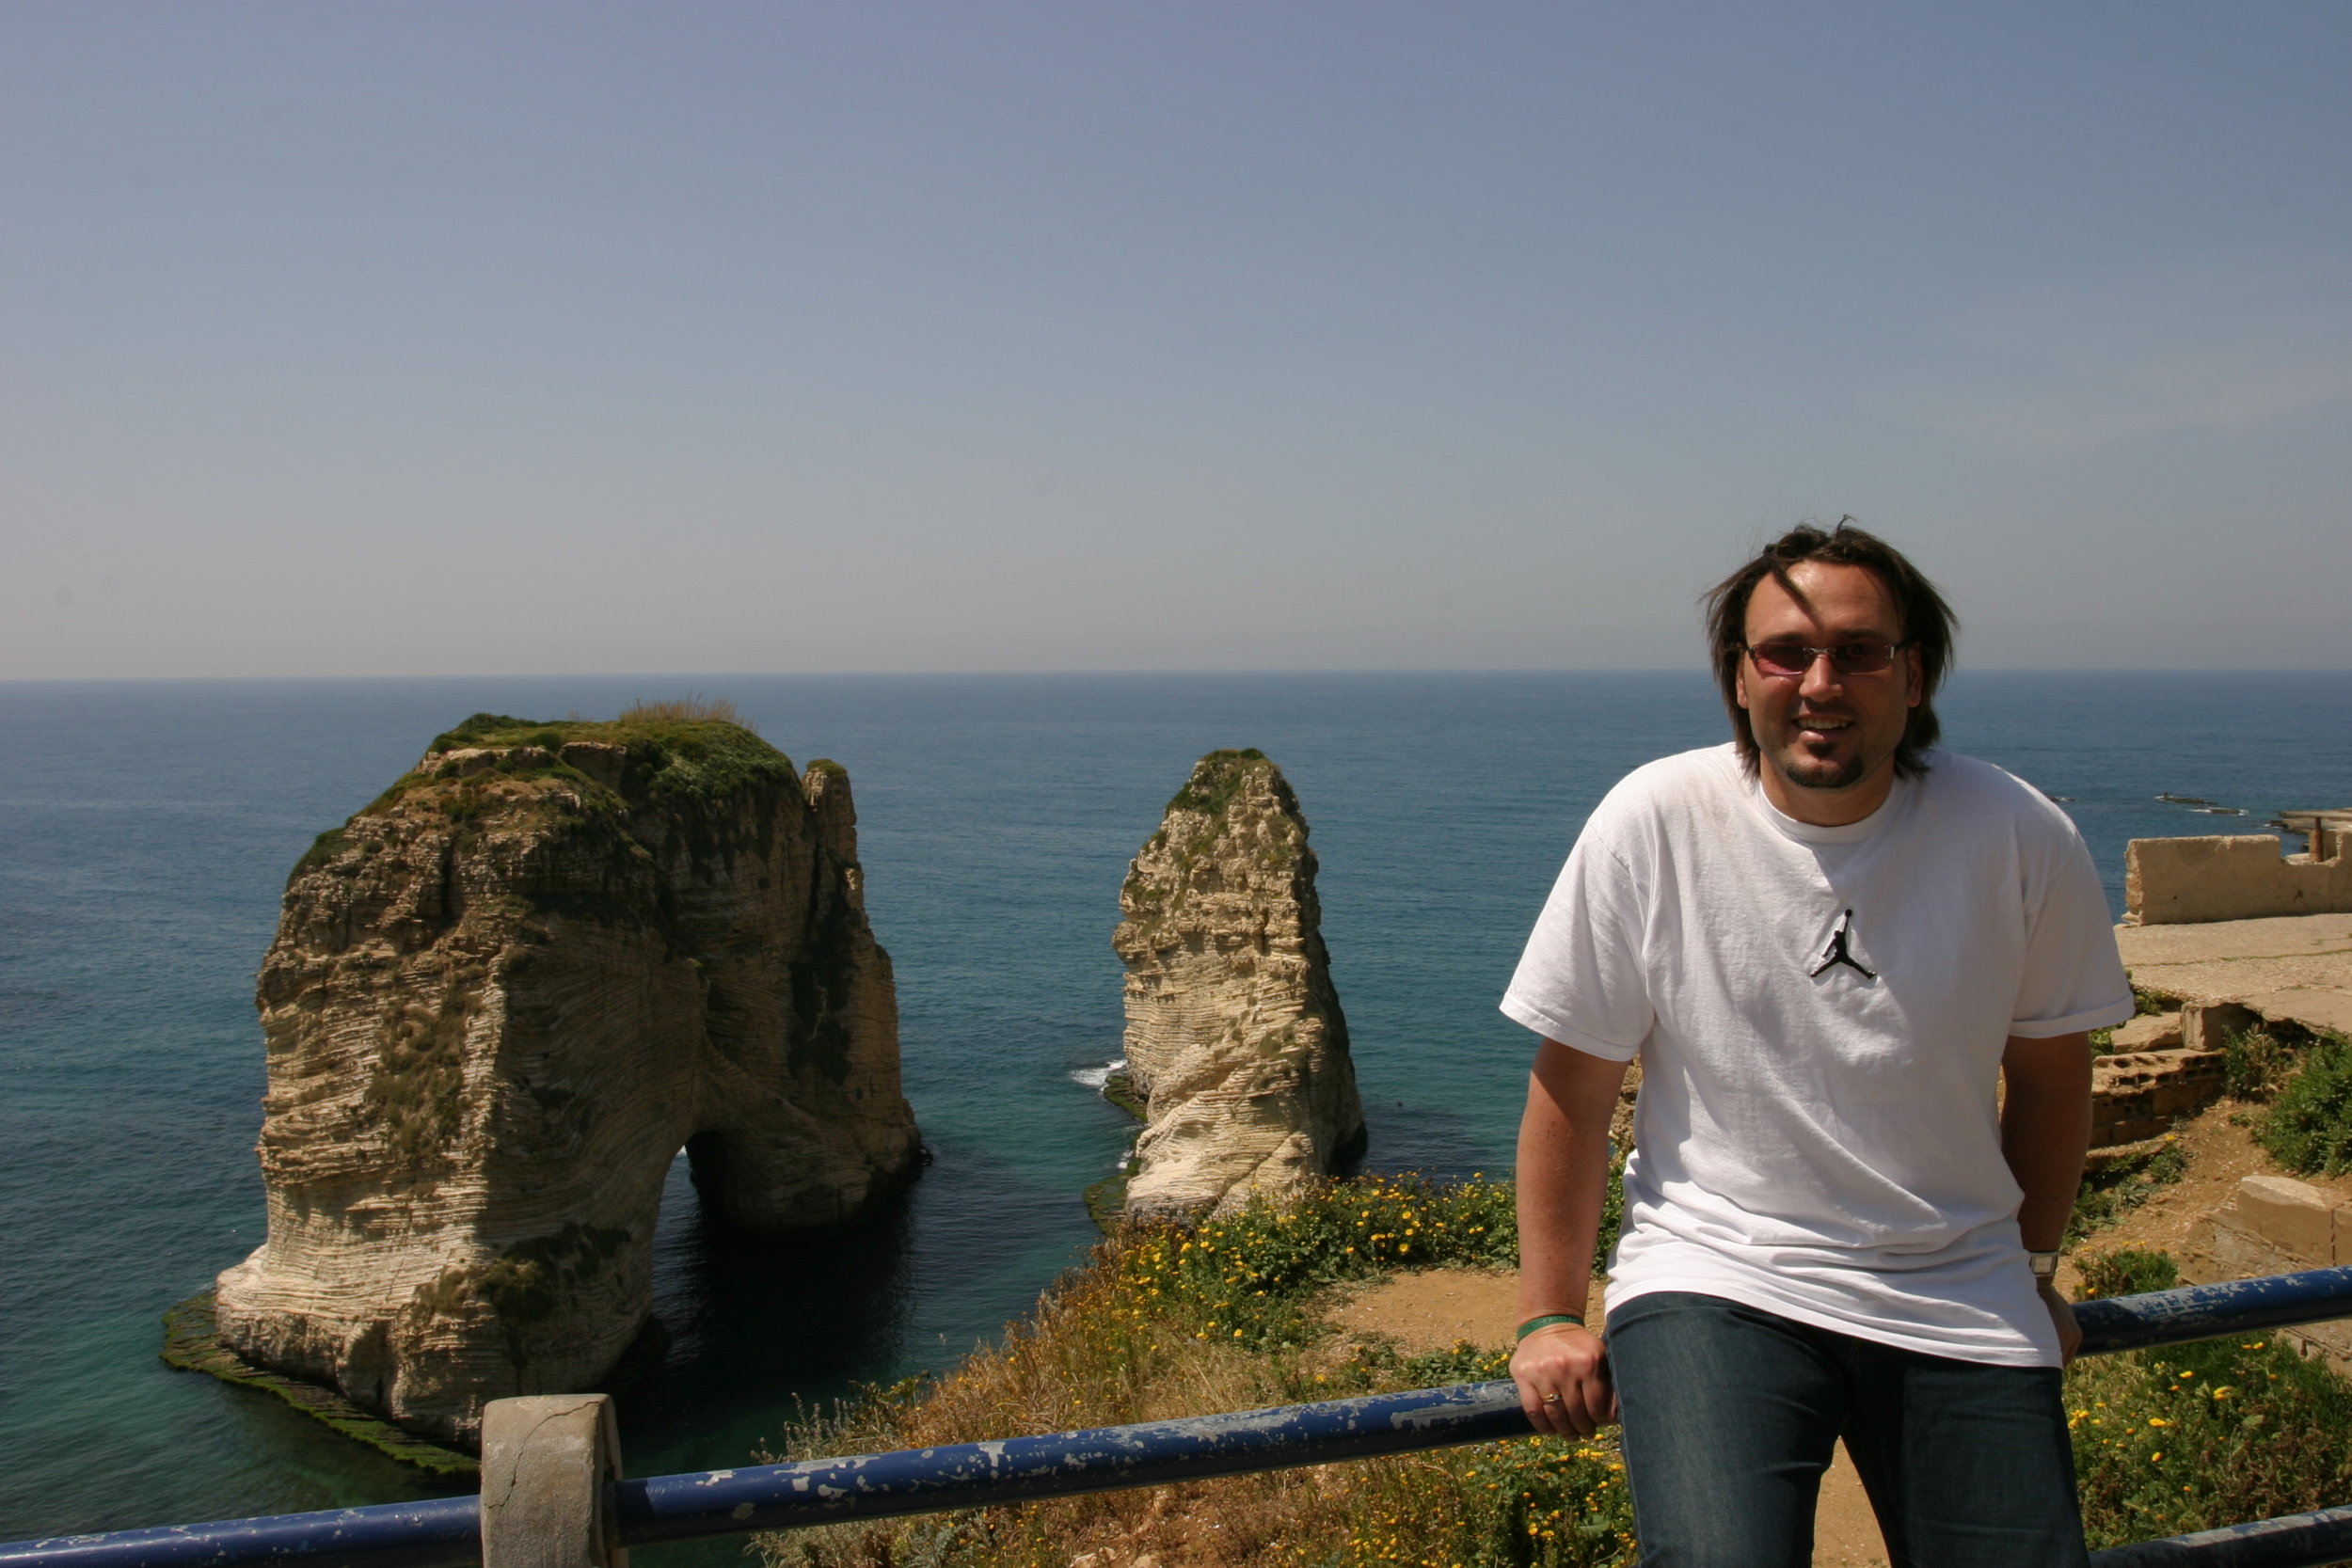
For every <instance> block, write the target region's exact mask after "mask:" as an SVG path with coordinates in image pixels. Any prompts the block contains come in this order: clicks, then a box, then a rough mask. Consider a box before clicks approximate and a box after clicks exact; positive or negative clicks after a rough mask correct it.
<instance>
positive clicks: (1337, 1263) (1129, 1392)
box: [757, 1148, 2352, 1568]
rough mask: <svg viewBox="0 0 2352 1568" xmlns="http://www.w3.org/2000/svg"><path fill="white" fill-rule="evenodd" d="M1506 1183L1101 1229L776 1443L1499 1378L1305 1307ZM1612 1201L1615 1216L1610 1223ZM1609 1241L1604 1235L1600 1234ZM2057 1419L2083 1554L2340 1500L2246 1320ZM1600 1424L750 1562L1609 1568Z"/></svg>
mask: <svg viewBox="0 0 2352 1568" xmlns="http://www.w3.org/2000/svg"><path fill="white" fill-rule="evenodd" d="M2182 1163H2183V1162H2182V1158H2181V1156H2180V1154H2179V1152H2178V1150H2177V1149H2176V1148H2168V1149H2163V1150H2158V1151H2156V1152H2155V1153H2153V1154H2152V1155H2150V1156H2147V1157H2146V1159H2145V1161H2144V1162H2143V1163H2141V1164H2135V1165H2127V1166H2125V1167H2124V1168H2123V1169H2122V1171H2121V1172H2114V1173H2108V1174H2110V1175H2113V1176H2114V1177H2115V1178H2116V1180H2114V1181H2113V1182H2111V1183H2110V1184H2108V1185H2106V1186H2105V1187H2102V1188H2100V1189H2097V1190H2096V1192H2094V1193H2093V1194H2092V1195H2091V1196H2090V1209H2089V1211H2088V1212H2089V1213H2090V1216H2091V1217H2092V1218H2094V1219H2095V1218H2097V1216H2099V1215H2102V1214H2106V1213H2108V1212H2120V1207H2128V1206H2129V1204H2130V1203H2132V1202H2136V1201H2137V1200H2138V1199H2137V1197H2135V1196H2132V1191H2133V1188H2134V1187H2135V1186H2141V1187H2146V1188H2148V1189H2149V1190H2150V1191H2153V1186H2154V1185H2155V1184H2156V1183H2158V1182H2160V1181H2161V1180H2170V1179H2173V1178H2176V1177H2177V1175H2178V1174H2179V1172H2178V1168H2177V1167H2178V1166H2179V1164H2182ZM1511 1199H1512V1194H1511V1189H1510V1187H1509V1186H1508V1184H1507V1183H1499V1182H1488V1181H1485V1180H1471V1181H1469V1182H1465V1183H1462V1184H1460V1185H1459V1186H1454V1187H1444V1186H1438V1185H1435V1184H1432V1183H1429V1182H1425V1181H1420V1180H1411V1179H1395V1178H1378V1177H1371V1178H1363V1179H1359V1180H1353V1181H1343V1182H1335V1183H1331V1184H1328V1185H1326V1186H1323V1187H1319V1188H1316V1189H1313V1190H1311V1191H1310V1192H1309V1193H1307V1194H1306V1195H1304V1196H1302V1197H1301V1198H1300V1199H1299V1200H1298V1201H1296V1202H1295V1204H1293V1205H1292V1206H1290V1207H1288V1208H1276V1207H1273V1206H1271V1205H1266V1204H1258V1205H1254V1206H1253V1207H1251V1208H1250V1209H1248V1210H1246V1211H1245V1212H1242V1213H1239V1214H1236V1215H1233V1216H1231V1217H1230V1218H1225V1219H1216V1220H1210V1221H1205V1222H1202V1223H1201V1224H1199V1225H1197V1226H1193V1227H1151V1228H1141V1229H1130V1230H1127V1231H1124V1232H1122V1233H1121V1234H1120V1235H1117V1236H1114V1237H1112V1238H1110V1239H1108V1240H1106V1241H1105V1242H1104V1243H1103V1244H1102V1246H1101V1247H1099V1248H1098V1249H1097V1251H1096V1253H1095V1255H1094V1257H1093V1259H1091V1261H1090V1262H1089V1264H1088V1266H1087V1267H1085V1268H1083V1269H1081V1270H1078V1271H1076V1272H1074V1273H1073V1274H1072V1275H1068V1276H1066V1277H1065V1278H1064V1279H1063V1280H1062V1281H1061V1282H1060V1283H1059V1284H1058V1285H1057V1286H1056V1287H1055V1289H1054V1290H1053V1291H1049V1292H1048V1293H1047V1295H1046V1297H1045V1298H1044V1299H1043V1300H1042V1301H1041V1303H1040V1305H1039V1307H1038V1309H1037V1311H1036V1312H1035V1313H1034V1314H1032V1316H1031V1317H1029V1318H1028V1319H1026V1320H1025V1321H1024V1322H1023V1323H1017V1324H1014V1325H1013V1326H1012V1327H1011V1328H1010V1329H1009V1331H1008V1333H1007V1335H1006V1338H1005V1340H1004V1342H1003V1343H1002V1344H1001V1345H998V1346H994V1347H992V1348H987V1349H983V1350H981V1351H979V1352H977V1353H976V1354H974V1355H973V1356H971V1357H970V1358H969V1359H967V1360H966V1361H965V1362H964V1363H963V1364H962V1365H961V1366H960V1367H958V1368H957V1369H956V1370H954V1371H952V1372H950V1373H948V1374H946V1376H945V1377H943V1378H940V1379H937V1380H926V1379H913V1380H910V1381H908V1382H906V1383H902V1384H899V1385H898V1386H894V1387H891V1388H885V1389H871V1390H867V1391H866V1393H865V1394H864V1396H863V1397H862V1398H860V1399H858V1400H855V1401H852V1402H847V1403H845V1404H843V1405H841V1406H839V1407H837V1408H836V1409H835V1410H834V1412H833V1413H832V1414H830V1415H826V1416H812V1417H810V1418H806V1419H803V1421H801V1422H800V1423H798V1424H797V1425H795V1426H794V1427H793V1428H792V1429H791V1430H790V1431H789V1432H787V1433H786V1435H785V1441H784V1444H783V1451H781V1452H779V1453H773V1454H764V1455H762V1456H761V1457H762V1458H763V1459H765V1460H768V1461H771V1462H773V1461H776V1460H781V1459H786V1458H817V1457H820V1456H824V1455H830V1454H845V1453H857V1452H870V1451H876V1450H880V1449H898V1448H917V1447H930V1446H935V1445H942V1444H948V1443H958V1442H973V1441H979V1440H984V1439H987V1438H992V1437H1005V1436H1012V1435H1018V1434H1022V1433H1045V1432H1055V1431H1067V1430H1070V1429H1073V1428H1083V1427H1093V1426H1105V1425H1120V1424H1125V1423H1129V1422H1136V1421H1147V1420H1157V1419H1164V1418H1171V1417H1176V1416H1183V1415H1200V1414H1206V1413H1209V1412H1213V1411H1219V1410H1242V1409H1249V1408H1253V1407H1256V1406H1261V1405H1265V1404H1273V1403H1289V1402H1298V1401H1305V1400H1314V1399H1329V1398H1339V1397H1345V1396H1349V1395H1355V1394H1363V1393H1374V1392H1382V1391H1388V1390H1392V1389H1401V1388H1410V1387H1422V1386H1431V1385H1434V1384H1440V1383H1452V1382H1462V1381H1472V1380H1478V1379H1484V1378H1494V1377H1502V1376H1504V1375H1506V1369H1507V1365H1508V1357H1507V1355H1506V1354H1502V1353H1500V1352H1486V1351H1480V1350H1477V1349H1473V1348H1472V1347H1470V1346H1469V1345H1457V1346H1455V1347H1454V1350H1452V1351H1449V1352H1443V1353H1439V1354H1434V1355H1424V1356H1418V1357H1406V1356H1404V1355H1401V1354H1398V1353H1396V1352H1395V1351H1393V1350H1391V1349H1388V1348H1385V1347H1383V1346H1379V1345H1372V1346H1364V1347H1358V1348H1355V1349H1353V1350H1347V1351H1343V1350H1342V1349H1340V1348H1339V1347H1338V1346H1337V1345H1336V1344H1335V1342H1334V1340H1333V1338H1332V1337H1331V1336H1330V1335H1329V1334H1328V1333H1327V1331H1325V1330H1324V1329H1323V1328H1322V1327H1321V1326H1320V1323H1319V1318H1318V1314H1319V1307H1320V1303H1321V1301H1322V1300H1323V1299H1325V1293H1326V1292H1327V1291H1330V1290H1331V1289H1332V1288H1333V1287H1335V1286H1340V1285H1344V1284H1347V1283H1350V1282H1355V1281H1363V1280H1370V1279H1375V1278H1377V1277H1380V1276H1382V1275H1386V1274H1388V1273H1390V1272H1392V1271H1394V1270H1397V1269H1400V1268H1410V1267H1418V1266H1423V1265H1436V1264H1450V1265H1456V1266H1471V1267H1492V1268H1506V1267H1510V1266H1513V1265H1515V1263H1516V1260H1517V1253H1518V1233H1517V1227H1516V1223H1515V1221H1514V1219H1513V1217H1512V1203H1511ZM1615 1212H1616V1211H1615V1210H1614V1209H1613V1210H1612V1223H1611V1226H1610V1227H1609V1228H1610V1229H1611V1230H1612V1231H1613V1228H1614V1214H1615ZM1612 1239H1613V1238H1612V1237H1611V1236H1604V1238H1603V1243H1602V1251H1603V1252H1604V1253H1605V1251H1606V1247H1607V1244H1608V1243H1609V1241H1610V1240H1612ZM2077 1261H2078V1264H2079V1266H2080V1268H2081V1270H2082V1273H2083V1276H2084V1280H2085V1284H2084V1287H2083V1289H2082V1291H2080V1292H2079V1294H2082V1295H2120V1294H2131V1293H2137V1292H2138V1291H2149V1290H2161V1289H2165V1288H2167V1287H2169V1286H2170V1285H2171V1284H2173V1283H2174V1282H2175V1278H2176V1274H2175V1270H2174V1267H2173V1264H2172V1260H2171V1259H2170V1258H2169V1256H2168V1255H2166V1254H2163V1253H2158V1252H2145V1251H2134V1250H2119V1251H2114V1252H2108V1253H2089V1254H2084V1255H2082V1256H2080V1257H2079V1258H2078V1259H2077ZM2066 1399H2067V1412H2068V1417H2069V1422H2070V1430H2071V1432H2072V1434H2073V1439H2074V1453H2075V1462H2076V1467H2077V1473H2078V1477H2079V1479H2080V1484H2081V1488H2082V1495H2083V1499H2084V1523H2085V1528H2086V1531H2087V1532H2088V1534H2089V1536H2090V1541H2091V1544H2092V1545H2093V1546H2094V1547H2102V1546H2106V1545H2112V1544H2122V1543H2126V1542H2133V1541H2141V1540H2147V1539H2151V1538H2153V1537H2158V1536H2164V1535H2172V1534H2179V1533H2183V1532H2185V1531H2188V1530H2193V1529H2200V1528H2209V1527H2212V1526H2218V1525H2225V1524H2234V1523H2240V1522H2243V1521H2246V1520H2249V1519H2256V1518H2266V1517H2271V1516H2275V1515H2277V1514H2280V1513H2293V1512H2296V1511H2299V1510H2303V1509H2308V1508H2312V1507H2317V1506H2322V1505H2324V1504H2328V1503H2332V1502H2336V1501H2341V1500H2342V1498H2343V1497H2345V1496H2352V1441H2347V1439H2352V1386H2347V1385H2346V1384H2345V1383H2344V1380H2343V1379H2341V1378H2339V1377H2337V1376H2336V1375H2335V1374H2334V1373H2333V1372H2331V1371H2329V1370H2328V1369H2327V1368H2326V1367H2324V1366H2322V1365H2319V1364H2317V1363H2313V1362H2307V1361H2305V1360H2303V1359H2302V1358H2301V1357H2300V1356H2298V1355H2297V1354H2295V1352H2294V1351H2293V1349H2292V1348H2290V1347H2289V1346H2287V1345H2285V1344H2283V1343H2281V1342H2280V1341H2278V1340H2277V1339H2275V1338H2271V1337H2268V1336H2247V1337H2244V1338H2233V1339H2224V1340H2216V1341H2210V1342H2207V1343H2205V1344H2200V1345H2190V1346H2182V1347H2176V1348H2173V1349H2169V1350H2166V1351H2162V1352H2137V1353H2128V1354H2121V1355H2111V1356H2097V1357H2090V1358H2088V1359H2086V1360H2084V1361H2081V1362H2078V1363H2077V1364H2076V1365H2075V1366H2074V1368H2072V1369H2070V1370H2069V1371H2068V1373H2067V1379H2066ZM1620 1463H1621V1462H1620V1460H1619V1457H1618V1454H1617V1450H1616V1448H1615V1443H1614V1437H1613V1433H1603V1434H1602V1436H1601V1437H1600V1438H1599V1439H1597V1440H1595V1441H1591V1442H1567V1441H1561V1440H1554V1439H1520V1440H1514V1441H1511V1442H1505V1443H1494V1444H1486V1445H1481V1446H1478V1447H1474V1448H1466V1449H1450V1450H1436V1451H1432V1452H1427V1453H1421V1454H1413V1455H1403V1456H1398V1457H1396V1458H1392V1459H1383V1460H1374V1461H1367V1462H1363V1463H1355V1464H1343V1465H1323V1466H1316V1467H1311V1468H1308V1469H1301V1470H1290V1471H1277V1472H1274V1473H1272V1474H1268V1475H1263V1476H1251V1477H1232V1478H1226V1479H1223V1480H1217V1481H1200V1482H1194V1483H1190V1484H1187V1485H1184V1486H1173V1487H1158V1488H1150V1489H1141V1490H1136V1491H1131V1492H1114V1493H1104V1494H1101V1495H1099V1496H1095V1497H1073V1498H1059V1499H1053V1500H1047V1501H1039V1502H1034V1503H1028V1504H1021V1505H1012V1506H1008V1507H1003V1508H991V1509H969V1510H964V1511H961V1512H958V1513H948V1514H943V1515H936V1516H932V1517H929V1518H925V1519H918V1520H913V1521H897V1522H887V1523H877V1524H872V1525H859V1524H845V1525H837V1526H831V1527H825V1528H818V1529H811V1530H798V1531H791V1532H787V1533H782V1534H771V1535H768V1536H763V1537H761V1538H759V1540H758V1543H757V1545H758V1548H759V1550H760V1552H761V1553H762V1555H763V1557H764V1559H765V1561H766V1568H913V1565H915V1564H922V1565H924V1568H1071V1565H1072V1564H1073V1563H1074V1564H1078V1565H1080V1568H1127V1565H1129V1564H1133V1563H1135V1562H1136V1561H1138V1560H1140V1559H1141V1558H1143V1557H1145V1556H1147V1555H1148V1556H1151V1557H1152V1558H1155V1559H1156V1560H1159V1561H1160V1562H1163V1563H1169V1564H1173V1563H1177V1562H1183V1563H1187V1564H1190V1563H1201V1564H1213V1565H1216V1568H1227V1565H1231V1568H1239V1565H1241V1564H1245V1563H1252V1564H1254V1563H1260V1562H1266V1563H1274V1564H1280V1565H1285V1568H1373V1565H1375V1564H1417V1565H1424V1568H1500V1565H1506V1564H1507V1565H1510V1568H1534V1565H1538V1564H1540V1565H1542V1568H1569V1565H1575V1568H1604V1565H1609V1568H1619V1565H1623V1564H1628V1563H1629V1562H1630V1561H1631V1560H1632V1557H1633V1555H1634V1554H1633V1546H1632V1514H1631V1506H1630V1502H1629V1498H1628V1497H1627V1494H1626V1491H1625V1487H1624V1477H1623V1472H1622V1470H1621V1468H1620V1467H1619V1466H1620Z"/></svg>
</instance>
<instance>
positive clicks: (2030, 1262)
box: [2026, 1253, 2058, 1279]
mask: <svg viewBox="0 0 2352 1568" xmlns="http://www.w3.org/2000/svg"><path fill="white" fill-rule="evenodd" d="M2026 1264H2027V1266H2028V1267H2030V1268H2031V1269H2032V1270H2033V1276H2034V1277H2035V1278H2036V1279H2055V1278H2057V1277H2058V1258H2057V1256H2056V1255H2055V1254H2049V1255H2044V1256H2036V1255H2034V1254H2031V1253H2028V1254H2026Z"/></svg>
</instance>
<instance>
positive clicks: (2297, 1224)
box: [2181, 1176, 2352, 1371]
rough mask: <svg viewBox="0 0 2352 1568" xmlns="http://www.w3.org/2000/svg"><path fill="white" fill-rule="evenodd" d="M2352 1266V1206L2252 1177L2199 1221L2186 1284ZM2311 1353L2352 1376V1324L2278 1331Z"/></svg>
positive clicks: (2277, 1179) (2184, 1263) (2184, 1266)
mask: <svg viewBox="0 0 2352 1568" xmlns="http://www.w3.org/2000/svg"><path fill="white" fill-rule="evenodd" d="M2346 1262H2352V1204H2340V1203H2338V1202H2337V1201H2336V1200H2335V1199H2334V1198H2333V1197H2331V1196H2328V1194H2326V1193H2323V1192H2321V1191H2320V1190H2319V1189H2318V1188H2316V1187H2313V1186H2312V1185H2311V1184H2310V1183H2308V1182H2303V1181H2296V1180H2289V1179H2288V1178H2286V1177H2282V1176H2249V1177H2247V1178H2245V1179H2244V1180H2241V1181H2240V1182H2239V1183H2238V1190H2237V1191H2236V1192H2235V1193H2234V1194H2233V1195H2231V1198H2230V1201H2229V1202H2228V1203H2227V1204H2225V1205H2223V1206H2222V1207H2221V1208H2220V1209H2218V1210H2217V1211H2215V1212H2213V1213H2211V1214H2208V1215H2206V1216H2205V1217H2204V1218H2203V1219H2201V1220H2200V1221H2198V1222H2197V1224H2196V1226H2195V1227H2193V1228H2192V1229H2191V1230H2190V1232H2189V1238H2188V1245H2187V1247H2186V1249H2185V1255H2184V1256H2183V1257H2182V1259H2181V1282H2182V1283H2183V1284H2185V1285H2217V1284H2219V1283H2220V1282H2222V1281H2223V1280H2227V1279H2256V1278H2261V1277H2263V1276H2265V1275H2276V1274H2292V1273H2294V1272H2296V1270H2298V1269H2324V1268H2328V1267H2331V1266H2334V1265H2339V1264H2343V1263H2346ZM2276 1332H2277V1333H2278V1335H2279V1337H2280V1338H2283V1339H2289V1340H2293V1341H2296V1343H2299V1344H2300V1345H2301V1346H2302V1347H2303V1349H2304V1351H2305V1353H2306V1354H2323V1355H2325V1356H2327V1357H2328V1360H2330V1361H2332V1362H2334V1363H2335V1366H2336V1369H2337V1370H2339V1371H2352V1322H2340V1323H2307V1324H2305V1325H2304V1326H2302V1327H2300V1328H2287V1329H2280V1330H2277V1331H2276Z"/></svg>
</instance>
